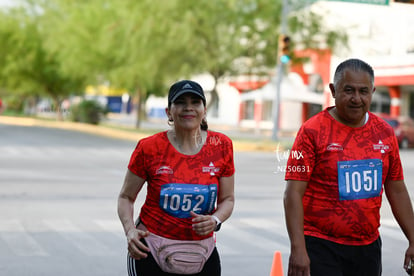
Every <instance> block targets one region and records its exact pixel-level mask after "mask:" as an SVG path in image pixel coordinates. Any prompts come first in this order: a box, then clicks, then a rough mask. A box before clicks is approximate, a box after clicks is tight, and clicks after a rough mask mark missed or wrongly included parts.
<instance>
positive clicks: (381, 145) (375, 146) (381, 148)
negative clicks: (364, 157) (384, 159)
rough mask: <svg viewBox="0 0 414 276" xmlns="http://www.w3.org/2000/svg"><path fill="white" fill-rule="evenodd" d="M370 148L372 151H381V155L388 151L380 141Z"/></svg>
mask: <svg viewBox="0 0 414 276" xmlns="http://www.w3.org/2000/svg"><path fill="white" fill-rule="evenodd" d="M372 146H373V148H374V150H379V151H381V153H385V151H387V150H389V149H390V146H388V145H384V143H383V142H382V141H381V140H379V141H378V144H374V145H372Z"/></svg>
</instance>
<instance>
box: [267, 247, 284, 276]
mask: <svg viewBox="0 0 414 276" xmlns="http://www.w3.org/2000/svg"><path fill="white" fill-rule="evenodd" d="M270 276H283V264H282V254H281V253H280V251H276V252H275V255H274V256H273V263H272V269H271V270H270Z"/></svg>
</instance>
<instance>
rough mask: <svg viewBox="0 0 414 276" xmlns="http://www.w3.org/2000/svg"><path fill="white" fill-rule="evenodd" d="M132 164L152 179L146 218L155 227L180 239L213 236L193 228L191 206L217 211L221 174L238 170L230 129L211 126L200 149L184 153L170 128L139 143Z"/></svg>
mask: <svg viewBox="0 0 414 276" xmlns="http://www.w3.org/2000/svg"><path fill="white" fill-rule="evenodd" d="M128 169H129V170H130V171H131V172H133V173H134V174H136V175H138V176H139V177H141V178H143V179H145V180H146V181H147V184H148V185H147V196H146V199H145V203H144V204H143V206H142V208H141V213H140V219H141V221H142V222H143V223H144V225H145V226H146V227H147V228H148V230H149V231H150V232H152V233H154V234H156V235H159V236H163V237H166V238H170V239H176V240H201V239H205V238H206V237H208V236H198V235H197V234H196V233H195V232H194V231H193V230H192V224H191V216H190V210H194V211H195V212H196V213H199V214H211V213H213V212H214V210H215V206H216V199H217V195H218V192H219V189H220V185H219V179H220V178H221V177H229V176H232V175H233V174H234V171H235V169H234V161H233V144H232V141H231V140H230V139H229V138H228V137H227V136H225V135H224V134H221V133H218V132H212V131H208V132H207V139H206V143H205V144H204V145H203V147H202V148H201V150H200V152H198V153H197V154H195V155H184V154H181V153H180V152H178V151H177V150H176V149H175V148H174V147H173V146H172V145H171V143H170V142H169V140H168V137H167V132H166V131H165V132H161V133H157V134H155V135H153V136H150V137H147V138H144V139H141V140H140V141H139V142H138V144H137V146H136V148H135V150H134V152H133V153H132V156H131V159H130V162H129V165H128ZM211 235H212V234H211ZM211 235H209V236H211Z"/></svg>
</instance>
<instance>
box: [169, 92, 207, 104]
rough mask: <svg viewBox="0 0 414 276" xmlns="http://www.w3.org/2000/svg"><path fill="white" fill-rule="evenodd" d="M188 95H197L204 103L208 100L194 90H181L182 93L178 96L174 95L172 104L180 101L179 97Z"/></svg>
mask: <svg viewBox="0 0 414 276" xmlns="http://www.w3.org/2000/svg"><path fill="white" fill-rule="evenodd" d="M186 93H191V94H195V95H197V96H199V97H200V98H201V99H202V100H203V101H205V100H206V98H205V97H204V95H202V94H200V93H199V92H197V91H195V90H192V89H185V90H181V91H180V92H178V93H177V94H175V95H174V97H173V98H172V99H171V102H172V103H173V102H175V100H177V99H178V97H180V96H181V95H183V94H186Z"/></svg>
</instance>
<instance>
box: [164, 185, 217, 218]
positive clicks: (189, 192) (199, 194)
mask: <svg viewBox="0 0 414 276" xmlns="http://www.w3.org/2000/svg"><path fill="white" fill-rule="evenodd" d="M216 198H217V185H216V184H211V185H200V184H179V183H171V184H165V185H162V187H161V195H160V207H161V209H163V210H164V211H165V212H167V213H168V214H170V215H172V216H174V217H177V218H189V217H191V215H190V211H193V212H195V213H197V214H208V213H211V212H212V211H213V210H214V207H215V203H216Z"/></svg>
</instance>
